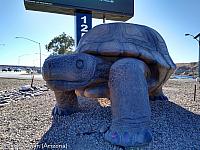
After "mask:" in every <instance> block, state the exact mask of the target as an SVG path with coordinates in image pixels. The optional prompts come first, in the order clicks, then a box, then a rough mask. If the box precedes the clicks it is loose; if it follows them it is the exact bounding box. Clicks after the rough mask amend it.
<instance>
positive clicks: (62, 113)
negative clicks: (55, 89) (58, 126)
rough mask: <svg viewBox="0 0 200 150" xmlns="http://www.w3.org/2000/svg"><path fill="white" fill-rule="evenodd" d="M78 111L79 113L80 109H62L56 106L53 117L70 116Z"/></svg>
mask: <svg viewBox="0 0 200 150" xmlns="http://www.w3.org/2000/svg"><path fill="white" fill-rule="evenodd" d="M78 111H79V110H78V109H73V108H60V107H58V106H55V107H54V108H53V110H52V116H68V115H71V114H74V113H76V112H78Z"/></svg>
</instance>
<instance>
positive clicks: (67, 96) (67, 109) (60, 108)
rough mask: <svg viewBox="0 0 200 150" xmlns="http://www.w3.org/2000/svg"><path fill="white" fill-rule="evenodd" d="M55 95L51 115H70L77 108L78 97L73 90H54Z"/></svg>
mask: <svg viewBox="0 0 200 150" xmlns="http://www.w3.org/2000/svg"><path fill="white" fill-rule="evenodd" d="M54 93H55V97H56V105H55V107H54V108H53V111H52V115H53V116H55V115H59V116H64V115H70V114H73V113H75V112H77V111H79V109H78V99H77V96H76V94H75V91H54Z"/></svg>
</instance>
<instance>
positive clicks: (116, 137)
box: [105, 58, 152, 147]
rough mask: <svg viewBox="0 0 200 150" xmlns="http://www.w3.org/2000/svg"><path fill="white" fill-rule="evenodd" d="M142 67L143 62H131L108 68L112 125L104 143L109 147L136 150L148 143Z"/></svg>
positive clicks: (146, 99)
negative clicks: (114, 146) (109, 145)
mask: <svg viewBox="0 0 200 150" xmlns="http://www.w3.org/2000/svg"><path fill="white" fill-rule="evenodd" d="M146 67H147V66H146V65H145V63H144V62H142V61H140V60H137V59H134V58H124V59H121V60H118V61H117V62H115V63H114V64H113V65H112V66H111V70H110V77H109V88H110V98H111V108H112V124H111V127H110V128H109V130H108V131H107V132H106V133H105V139H106V140H107V141H109V142H110V143H112V144H115V145H120V146H124V147H139V146H144V145H147V144H148V143H150V142H151V140H152V137H151V133H150V131H149V124H150V116H151V110H150V105H149V96H148V87H147V82H146V78H145V75H146V72H147V69H146Z"/></svg>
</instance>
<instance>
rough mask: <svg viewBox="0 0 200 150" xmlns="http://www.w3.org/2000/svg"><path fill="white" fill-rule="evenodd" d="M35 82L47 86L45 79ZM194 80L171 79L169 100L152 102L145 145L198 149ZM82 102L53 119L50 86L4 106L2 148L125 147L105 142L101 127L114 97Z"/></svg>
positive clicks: (15, 83)
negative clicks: (72, 111) (70, 112)
mask: <svg viewBox="0 0 200 150" xmlns="http://www.w3.org/2000/svg"><path fill="white" fill-rule="evenodd" d="M27 83H30V80H28V81H27V80H14V79H13V80H11V79H10V80H6V79H0V90H5V89H6V90H11V89H13V88H18V87H19V86H21V85H24V84H27ZM35 84H37V85H44V81H36V82H35ZM194 85H195V82H194V81H192V80H169V81H168V82H167V84H166V85H165V87H164V93H165V94H166V95H167V96H168V98H169V99H170V101H167V102H161V101H154V102H151V109H152V123H151V124H152V133H153V142H152V143H151V144H150V145H149V146H148V147H146V148H143V149H147V150H150V149H153V150H161V149H162V150H176V149H177V150H183V149H185V150H199V149H200V88H199V87H198V88H197V97H196V101H193V93H194ZM79 101H80V103H81V104H80V107H81V108H82V111H81V112H79V113H76V114H73V115H70V116H67V117H58V118H55V119H54V120H53V121H52V117H51V110H52V108H53V105H54V103H55V97H54V95H53V92H52V91H48V92H45V94H44V95H43V96H40V97H36V98H33V99H28V100H26V99H25V100H22V101H17V102H15V101H13V102H11V103H9V104H8V105H5V106H1V107H0V121H1V124H0V149H9V150H10V149H20V150H21V149H22V150H24V149H34V148H38V149H42V148H43V149H47V147H49V148H50V149H53V147H54V148H55V147H57V148H58V147H59V148H58V149H61V148H63V149H69V150H86V149H87V150H114V149H115V150H119V149H122V148H120V147H117V146H112V145H110V144H109V143H108V142H106V141H104V139H103V134H102V133H101V132H100V130H101V129H102V128H106V127H108V126H109V125H110V121H111V110H110V106H109V104H110V102H109V101H107V100H106V99H99V100H98V101H99V102H100V103H98V102H97V101H95V100H91V99H83V98H79ZM102 106H103V107H102ZM41 138H42V139H41ZM40 139H41V141H40ZM39 141H40V142H39ZM38 142H39V143H43V144H40V145H39V144H38Z"/></svg>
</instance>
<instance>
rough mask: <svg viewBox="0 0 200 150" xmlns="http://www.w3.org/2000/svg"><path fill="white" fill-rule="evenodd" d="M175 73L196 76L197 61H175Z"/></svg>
mask: <svg viewBox="0 0 200 150" xmlns="http://www.w3.org/2000/svg"><path fill="white" fill-rule="evenodd" d="M176 67H177V69H176V71H175V75H189V76H193V77H197V75H198V63H197V62H191V63H177V64H176Z"/></svg>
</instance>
